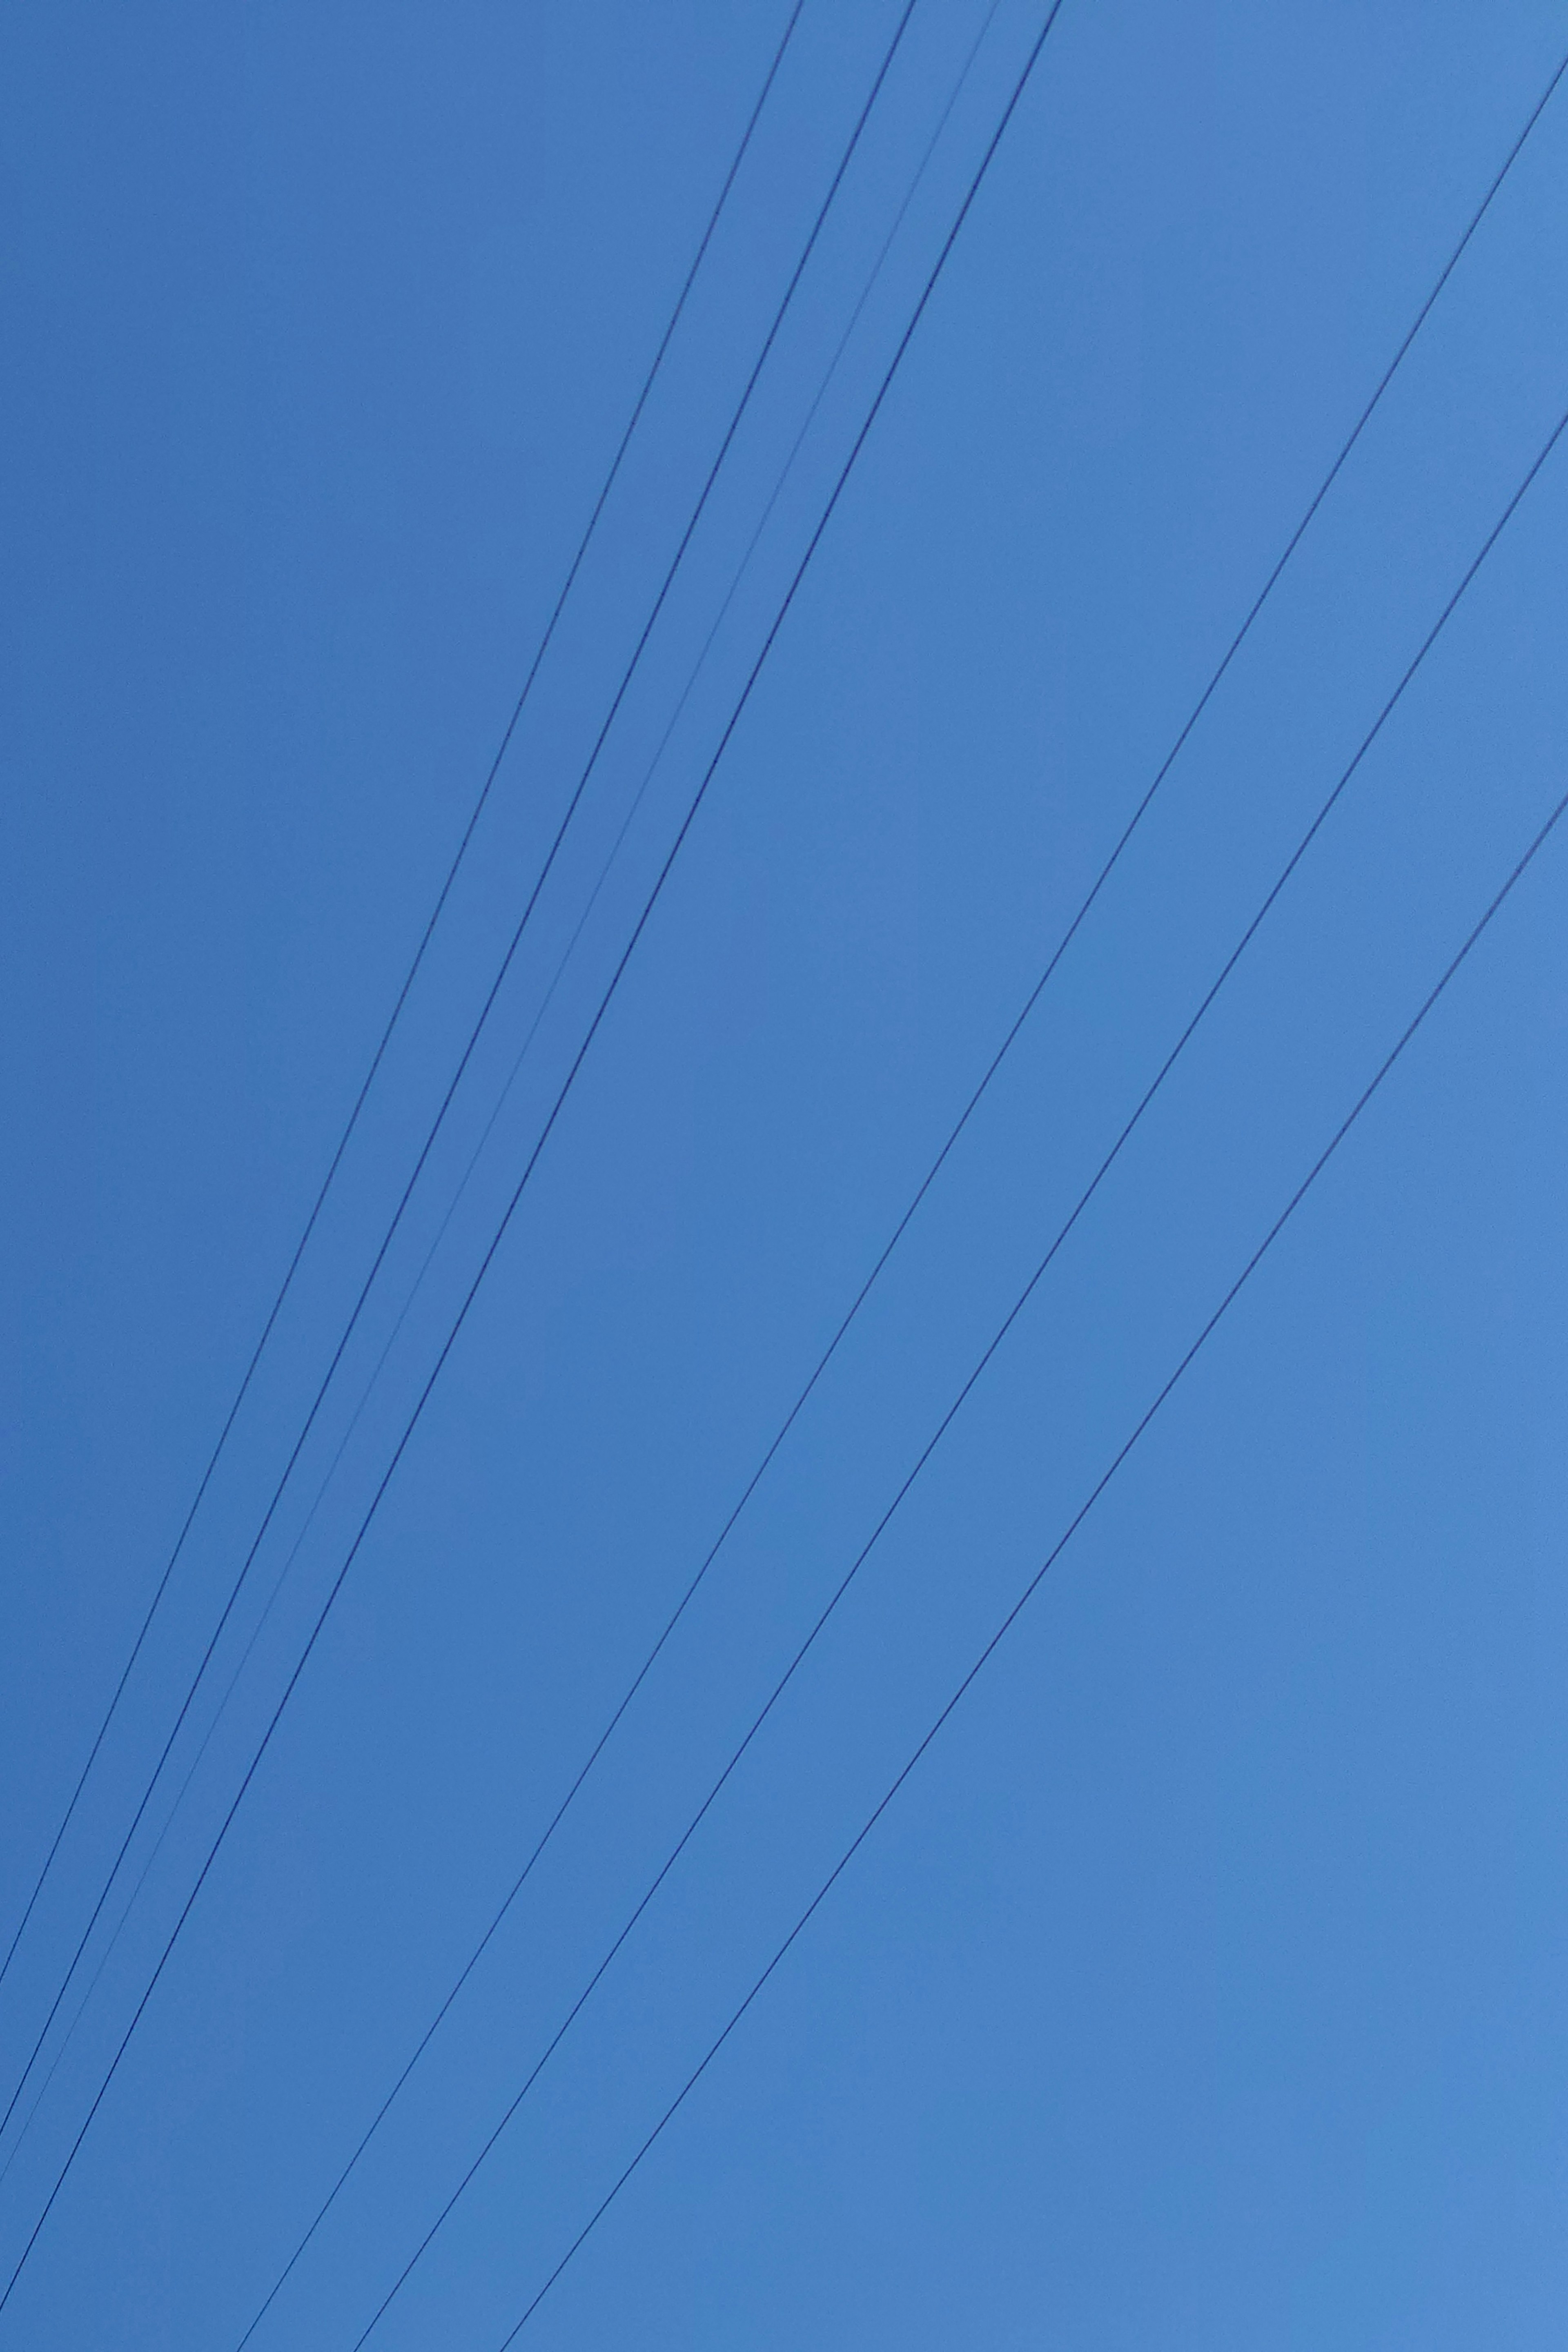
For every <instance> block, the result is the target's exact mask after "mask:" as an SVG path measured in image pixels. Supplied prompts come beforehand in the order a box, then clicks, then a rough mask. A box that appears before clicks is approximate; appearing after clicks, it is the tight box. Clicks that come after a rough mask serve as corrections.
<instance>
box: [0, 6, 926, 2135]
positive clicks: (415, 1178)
mask: <svg viewBox="0 0 1568 2352" xmlns="http://www.w3.org/2000/svg"><path fill="white" fill-rule="evenodd" d="M917 5H918V0H905V6H904V8H903V12H902V14H901V15H900V18H899V20H898V23H897V25H896V26H895V27H894V31H893V36H892V38H891V40H890V41H889V44H888V47H887V49H886V50H885V52H884V54H883V57H882V60H881V63H880V65H879V68H878V70H877V73H876V77H875V79H873V81H872V84H871V88H870V90H869V92H868V96H867V98H866V100H865V103H864V105H863V106H862V107H861V109H860V112H859V114H858V117H857V120H856V123H855V127H854V129H853V131H851V132H850V135H849V139H848V142H847V145H846V147H845V149H844V152H843V154H842V155H841V157H840V159H839V162H838V166H837V170H836V171H835V173H834V174H833V178H832V180H831V181H830V183H829V184H828V189H827V194H826V195H825V196H824V198H823V199H822V203H821V205H819V207H818V209H817V212H816V218H815V219H814V221H813V223H812V226H811V228H810V231H809V233H808V235H807V236H806V240H805V245H804V247H802V249H801V253H800V257H799V259H798V260H797V262H796V264H795V270H794V273H793V275H792V276H791V278H790V281H789V284H788V285H787V286H786V288H785V289H784V295H783V297H782V299H780V301H779V304H778V307H777V309H776V310H775V311H774V313H773V320H772V323H771V324H770V326H769V328H768V331H767V334H766V335H765V336H764V338H763V346H762V349H761V351H760V352H759V353H758V355H757V358H756V361H755V362H754V364H753V366H752V372H751V374H750V376H749V377H748V378H747V381H746V385H745V389H744V390H743V391H742V394H741V397H740V399H739V401H738V402H737V403H736V405H735V408H734V410H733V413H732V414H731V419H730V422H729V425H727V426H726V428H725V432H724V436H723V438H722V439H721V443H720V445H719V451H718V455H717V456H716V457H714V459H713V462H712V464H711V466H710V468H709V472H708V476H707V478H706V480H705V481H704V483H703V486H702V488H701V490H700V494H699V496H698V499H697V502H696V504H695V506H694V507H693V509H692V510H691V513H690V516H689V519H688V521H687V524H686V527H685V530H683V532H682V534H681V537H680V540H679V544H678V545H677V547H676V551H675V553H674V555H673V556H672V557H671V559H670V562H669V564H668V569H667V570H666V572H665V575H664V578H663V580H662V582H661V583H660V585H659V589H658V594H657V595H656V596H655V598H654V601H653V604H652V607H651V608H650V610H649V613H648V614H647V620H646V621H645V623H644V625H643V629H642V633H641V635H640V636H639V637H638V639H637V644H636V646H635V647H634V648H633V651H632V655H631V658H630V660H629V661H628V662H627V664H626V668H625V670H624V671H623V673H622V676H621V679H620V683H619V685H618V686H617V687H616V692H615V695H614V697H613V698H612V700H611V703H610V707H609V709H608V711H607V713H606V714H605V719H604V722H603V724H602V725H601V727H600V729H599V732H598V735H597V737H596V738H595V743H594V747H593V750H592V751H590V753H589V755H588V759H587V761H586V763H585V765H584V768H583V771H582V773H581V774H580V776H579V777H578V780H577V782H576V785H575V787H574V791H573V793H572V796H571V799H570V800H569V801H568V803H567V805H566V810H565V814H563V817H562V819H561V822H560V824H559V825H558V827H557V829H556V832H555V835H554V838H553V840H552V843H551V845H550V848H549V850H548V851H547V853H546V855H545V858H544V862H543V864H542V866H541V868H540V870H539V873H538V875H537V876H536V877H535V879H534V882H533V886H532V887H531V890H530V892H529V896H528V900H527V903H526V904H525V906H524V908H523V910H522V913H521V916H520V917H519V919H518V922H517V925H516V928H515V929H514V930H513V932H512V935H511V938H510V941H509V943H508V946H507V949H506V952H505V954H504V955H503V956H502V958H501V961H500V965H499V967H498V968H497V971H496V973H495V976H494V978H493V979H492V981H491V982H490V986H489V993H488V994H487V995H486V997H485V1000H484V1003H483V1004H482V1005H481V1006H480V1008H479V1015H478V1018H477V1019H476V1020H475V1022H474V1024H473V1026H472V1028H471V1030H470V1031H469V1034H468V1041H467V1043H466V1044H465V1045H464V1047H463V1050H462V1053H461V1054H460V1055H459V1056H458V1066H457V1068H456V1069H455V1070H454V1072H453V1073H452V1076H451V1078H450V1080H449V1082H448V1084H447V1090H446V1093H445V1094H444V1095H443V1097H442V1098H441V1102H440V1106H439V1108H437V1112H436V1116H435V1118H433V1119H432V1121H431V1123H430V1126H429V1128H428V1129H427V1131H426V1136H425V1139H424V1141H423V1143H422V1144H421V1145H420V1148H419V1151H418V1154H417V1157H416V1160H415V1162H414V1166H413V1168H412V1170H411V1171H410V1173H409V1175H408V1178H407V1181H406V1182H405V1185H404V1188H403V1192H402V1194H401V1196H400V1198H399V1200H398V1202H397V1206H396V1207H395V1210H394V1211H393V1213H392V1216H391V1219H390V1221H389V1222H388V1224H387V1227H386V1230H385V1232H384V1234H383V1235H382V1238H381V1242H380V1244H379V1246H378V1248H377V1250H376V1253H375V1256H374V1259H373V1260H372V1262H371V1266H370V1270H369V1272H368V1273H367V1274H366V1276H365V1277H364V1280H363V1283H362V1284H361V1286H360V1290H359V1295H358V1297H356V1299H355V1301H354V1304H353V1308H352V1309H351V1311H350V1314H349V1317H348V1320H347V1321H346V1323H345V1324H344V1326H343V1328H342V1333H341V1334H340V1336H339V1339H338V1342H337V1345H336V1347H335V1348H334V1349H333V1351H332V1355H331V1360H330V1361H329V1363H328V1365H327V1369H326V1370H325V1371H324V1372H323V1373H322V1375H321V1381H320V1383H319V1385H318V1387H317V1389H316V1392H315V1395H314V1396H313V1397H312V1399H311V1402H310V1409H309V1411H308V1412H306V1414H305V1417H304V1420H303V1421H302V1423H300V1430H299V1433H298V1434H297V1435H296V1437H295V1439H294V1443H293V1446H292V1448H291V1450H290V1452H289V1456H288V1459H287V1460H286V1462H285V1463H284V1465H283V1468H282V1470H281V1472H280V1473H279V1477H278V1480H277V1483H276V1485H275V1486H274V1487H273V1490H272V1495H271V1498H270V1500H269V1501H268V1506H267V1508H266V1510H265V1511H264V1512H263V1514H262V1517H261V1521H260V1524H259V1526H258V1528H257V1530H256V1533H255V1536H254V1537H253V1538H252V1539H251V1543H250V1548H249V1549H248V1550H247V1553H246V1555H245V1558H244V1559H243V1560H242V1561H241V1562H240V1566H239V1570H238V1572H237V1575H236V1577H235V1579H234V1581H233V1583H232V1585H231V1587H230V1589H229V1592H228V1596H227V1598H226V1601H225V1602H224V1606H223V1609H222V1612H221V1613H220V1614H219V1617H218V1620H217V1622H216V1625H215V1626H214V1628H213V1631H212V1633H211V1635H210V1637H209V1639H208V1641H207V1644H206V1647H205V1650H204V1652H203V1653H202V1656H201V1658H200V1660H199V1661H198V1663H197V1665H196V1669H195V1674H194V1675H192V1676H191V1679H190V1683H189V1685H188V1686H187V1688H186V1692H185V1696H184V1699H183V1700H182V1702H181V1704H180V1708H179V1711H178V1713H177V1714H176V1716H175V1717H174V1723H173V1725H172V1726H171V1727H170V1730H169V1733H168V1736H167V1738H165V1740H164V1742H163V1748H162V1750H161V1751H160V1753H159V1756H158V1759H157V1761H156V1763H155V1764H154V1765H153V1770H152V1772H151V1774H150V1776H149V1777H148V1780H147V1782H146V1785H145V1787H144V1789H143V1790H142V1798H141V1801H140V1802H139V1803H138V1805H137V1807H136V1811H135V1812H134V1813H133V1815H132V1820H131V1823H130V1826H129V1828H128V1829H127V1830H126V1832H125V1833H124V1836H123V1838H122V1839H121V1844H120V1848H119V1851H118V1852H117V1853H116V1855H115V1857H114V1860H113V1862H112V1863H111V1864H110V1869H109V1873H108V1875H107V1877H106V1878H105V1880H104V1882H103V1885H102V1887H101V1889H100V1894H99V1896H98V1900H97V1902H96V1903H95V1904H94V1906H93V1907H92V1911H91V1913H90V1915H89V1918H88V1922H87V1925H86V1927H84V1928H83V1929H82V1932H81V1935H80V1937H79V1939H78V1942H77V1946H76V1949H75V1951H74V1952H73V1953H72V1955H71V1958H70V1961H69V1963H68V1966H67V1969H66V1971H65V1974H64V1976H63V1977H62V1978H61V1979H60V1983H59V1986H58V1990H57V1991H56V1993H55V1997H54V2000H53V2001H52V2002H51V2003H50V2006H49V2010H48V2013H47V2016H46V2018H45V2020H44V2022H43V2024H42V2026H41V2027H40V2028H39V2030H38V2033H37V2038H36V2040H35V2041H34V2043H33V2047H32V2049H31V2051H30V2053H28V2057H27V2061H26V2065H25V2066H24V2067H23V2069H22V2073H21V2074H20V2076H19V2077H18V2079H17V2082H16V2088H15V2089H14V2090H13V2092H12V2094H11V2096H10V2099H9V2101H8V2102H7V2104H6V2107H5V2114H4V2115H3V2116H0V2131H3V2130H4V2129H5V2126H6V2125H7V2124H8V2123H9V2121H10V2119H11V2116H12V2115H13V2114H14V2112H15V2110H16V2103H17V2101H18V2100H19V2098H20V2097H21V2095H22V2091H23V2088H24V2087H25V2085H26V2081H27V2078H28V2076H29V2075H30V2074H31V2072H32V2070H33V2067H34V2066H35V2065H36V2064H37V2060H38V2058H39V2056H40V2054H41V2053H42V2051H43V2048H44V2044H45V2042H46V2041H47V2037H48V2034H49V2032H50V2030H51V2028H52V2026H53V2024H54V2021H55V2019H56V2017H57V2016H58V2013H59V2010H60V2007H61V2004H62V2003H63V2001H64V2000H65V1997H66V1994H67V1992H68V1990H69V1987H70V1984H71V1980H72V1979H73V1978H74V1976H75V1974H76V1970H77V1969H78V1968H79V1965H80V1963H81V1960H82V1958H83V1955H84V1954H85V1952H86V1950H87V1948H88V1944H89V1941H90V1939H91V1937H92V1934H93V1931H94V1929H95V1928H96V1927H97V1925H98V1922H99V1919H100V1916H102V1912H103V1909H104V1906H105V1905H106V1904H107V1902H108V1900H109V1896H110V1891H111V1889H112V1887H113V1885H114V1883H115V1880H116V1878H117V1877H118V1875H119V1873H120V1871H121V1867H122V1865H123V1864H124V1862H125V1858H126V1855H127V1854H128V1853H129V1852H130V1850H131V1845H132V1841H133V1840H134V1838H135V1836H136V1833H137V1832H138V1830H139V1829H140V1828H141V1825H142V1819H143V1816H144V1815H145V1813H146V1811H147V1807H148V1805H149V1804H150V1803H151V1801H152V1799H153V1791H154V1790H155V1789H156V1788H157V1786H158V1783H159V1781H160V1780H161V1779H162V1777H163V1770H164V1768H165V1766H166V1765H167V1763H168V1760H169V1758H170V1755H171V1754H172V1752H173V1750H174V1743H175V1741H176V1740H177V1739H178V1738H179V1736H180V1733H181V1731H182V1730H183V1729H184V1724H185V1718H186V1717H187V1716H188V1714H189V1713H190V1710H191V1707H192V1706H193V1705H194V1703H195V1696H196V1693H197V1692H198V1690H199V1689H200V1687H201V1685H202V1683H203V1681H204V1679H205V1675H206V1671H207V1668H208V1666H209V1665H210V1664H211V1662H212V1659H213V1655H214V1654H215V1652H216V1648H217V1645H218V1643H219V1642H220V1641H221V1640H222V1638H223V1634H224V1633H225V1630H226V1627H227V1624H228V1621H229V1618H230V1617H231V1615H232V1614H233V1612H234V1610H235V1608H236V1607H237V1604H238V1601H239V1597H240V1594H241V1592H242V1591H244V1589H245V1586H246V1584H247V1580H248V1579H249V1575H250V1570H251V1569H252V1567H253V1566H254V1564H255V1561H256V1559H257V1556H258V1552H259V1551H260V1549H261V1547H262V1544H263V1543H264V1542H265V1541H266V1538H267V1536H268V1531H269V1529H270V1528H271V1525H272V1521H273V1519H274V1517H276V1515H277V1512H278V1510H279V1506H280V1505H281V1503H282V1500H283V1496H284V1494H285V1493H286V1491H287V1489H288V1486H289V1481H290V1480H291V1478H292V1476H293V1474H294V1470H295V1467H296V1465H297V1464H298V1462H299V1460H300V1454H302V1453H303V1452H304V1449H305V1446H306V1444H307V1443H308V1442H309V1439H310V1433H311V1431H312V1430H313V1429H314V1427H315V1425H316V1422H317V1419H318V1417H319V1415H320V1413H321V1408H322V1406H323V1405H324V1403H325V1402H326V1400H327V1396H328V1393H329V1391H331V1386H332V1382H333V1381H334V1380H335V1378H336V1376H337V1371H338V1367H339V1365H340V1364H341V1363H342V1360H343V1356H344V1354H345V1352H346V1351H347V1349H348V1347H349V1344H350V1341H351V1340H352V1339H353V1335H354V1332H355V1331H356V1330H357V1328H359V1320H360V1317H361V1316H362V1314H363V1311H364V1308H365V1305H366V1303H367V1301H368V1300H369V1297H370V1295H371V1292H372V1290H373V1289H374V1286H375V1283H376V1280H377V1278H378V1276H379V1275H380V1273H381V1269H382V1267H383V1265H384V1264H385V1261H386V1257H387V1254H388V1252H389V1251H390V1250H391V1247H392V1244H393V1242H394V1241H395V1238H396V1235H397V1234H398V1232H399V1230H400V1228H401V1226H402V1223H403V1219H404V1216H405V1213H406V1211H407V1208H408V1204H409V1202H410V1201H411V1200H412V1199H413V1197H414V1193H415V1191H416V1188H417V1186H418V1183H419V1180H420V1178H421V1176H422V1175H423V1174H424V1171H425V1168H426V1162H427V1161H428V1160H429V1157H430V1154H431V1152H432V1151H433V1150H434V1149H435V1146H436V1141H437V1137H438V1136H439V1134H440V1132H441V1129H442V1128H443V1126H444V1125H445V1123H446V1118H447V1112H448V1111H449V1110H450V1108H451V1107H452V1103H453V1101H454V1099H455V1098H456V1096H457V1093H458V1087H460V1086H461V1084H462V1082H463V1078H464V1076H465V1075H466V1073H467V1070H468V1064H469V1062H470V1060H471V1059H472V1057H473V1055H474V1052H475V1050H476V1048H477V1047H478V1045H479V1038H480V1036H481V1035H482V1034H483V1032H484V1030H485V1027H486V1025H487V1024H488V1023H489V1017H490V1014H491V1013H492V1012H493V1010H494V1008H495V1004H496V1002H497V1000H498V998H499V997H500V992H501V989H502V988H503V986H504V985H505V982H506V980H507V976H508V974H509V973H510V970H511V967H512V963H513V961H514V960H515V958H516V955H517V952H518V950H519V948H520V947H521V944H522V940H523V937H524V935H525V933H526V931H527V929H528V926H529V924H530V922H531V919H532V917H533V912H534V909H535V908H536V907H537V906H538V904H539V900H540V897H541V894H542V891H543V889H544V887H545V884H546V882H547V881H548V880H549V877H550V875H551V873H552V869H553V867H554V864H555V860H556V857H557V856H558V855H559V853H560V850H561V847H562V845H563V842H564V841H565V838H566V835H567V831H568V829H569V828H570V826H571V824H572V821H573V819H574V816H575V815H576V813H577V810H578V807H579V805H580V803H581V802H582V799H583V795H584V793H585V791H586V790H587V787H588V783H589V780H590V779H591V777H592V775H593V773H594V771H595V768H596V767H597V765H598V761H599V757H600V754H601V753H602V751H604V748H605V742H606V741H607V740H608V738H609V734H610V730H611V729H612V728H613V726H614V724H615V721H616V717H617V715H618V713H619V711H620V708H621V705H622V702H623V701H624V699H625V698H626V693H627V691H628V689H629V688H630V686H631V683H632V679H633V677H635V675H636V673H637V668H638V666H639V665H640V663H641V660H642V657H643V655H644V653H645V651H646V650H647V644H648V640H649V638H650V637H651V636H652V635H653V631H654V627H655V625H656V624H657V622H658V616H659V614H660V613H661V612H662V611H663V608H664V605H665V603H666V600H667V599H668V594H669V592H670V589H671V587H672V586H673V584H674V582H675V578H676V575H677V573H678V572H679V568H680V565H681V563H682V562H683V561H684V559H685V556H686V552H687V550H688V548H689V546H690V543H691V540H692V537H693V534H694V533H695V531H696V530H697V527H698V525H699V523H700V520H701V518H702V515H703V513H704V511H705V509H706V507H707V504H708V500H709V499H710V496H711V494H712V491H713V488H714V485H715V484H716V482H717V480H718V478H719V475H720V472H721V468H722V467H723V464H724V461H725V459H726V457H728V455H729V452H730V449H731V445H732V443H733V441H734V438H735V436H736V434H737V433H738V432H739V430H740V427H741V424H742V419H743V417H744V415H745V414H746V411H747V409H748V408H749V406H750V404H751V400H752V394H753V393H754V391H755V390H756V386H757V383H758V381H759V379H760V378H761V375H762V373H763V368H764V366H765V365H766V363H767V360H768V356H769V353H770V352H772V350H773V344H774V341H776V339H777V337H778V334H779V331H780V329H781V328H782V326H783V324H784V318H785V315H786V313H787V312H788V310H789V308H790V305H791V303H792V302H793V300H794V299H795V292H796V289H798V287H799V285H800V281H801V279H802V278H803V276H804V275H805V268H806V266H807V264H808V263H809V261H810V259H811V256H812V253H813V252H814V250H815V249H816V242H817V239H818V237H819V236H820V235H821V233H822V229H823V227H824V226H825V224H826V219H827V215H828V213H829V211H830V210H831V208H832V205H833V203H834V200H835V198H836V197H837V194H838V190H839V187H840V185H841V184H842V183H843V180H844V175H845V173H847V170H848V168H849V165H850V163H851V161H852V159H853V157H854V154H855V152H856V150H857V148H858V145H859V142H860V139H861V136H862V134H863V132H864V131H865V128H866V125H867V122H868V120H869V118H870V115H871V111H872V109H873V108H874V106H875V105H876V102H877V100H878V98H879V95H880V92H881V89H882V85H883V83H884V82H885V80H886V79H887V76H888V73H889V69H890V68H891V66H892V63H893V59H894V58H895V57H896V55H897V53H898V50H899V47H900V44H901V42H902V40H903V37H904V34H905V32H906V30H907V29H908V26H909V23H910V17H911V16H913V15H914V12H915V8H916V6H917Z"/></svg>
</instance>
